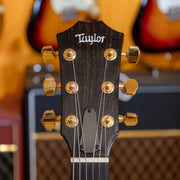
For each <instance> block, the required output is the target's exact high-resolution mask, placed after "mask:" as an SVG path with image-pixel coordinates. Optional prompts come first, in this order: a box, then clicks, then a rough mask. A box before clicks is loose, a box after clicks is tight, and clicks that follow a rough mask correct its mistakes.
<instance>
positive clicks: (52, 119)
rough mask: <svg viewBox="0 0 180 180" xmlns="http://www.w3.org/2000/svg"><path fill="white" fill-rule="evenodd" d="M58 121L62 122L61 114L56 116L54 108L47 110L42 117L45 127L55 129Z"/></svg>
mask: <svg viewBox="0 0 180 180" xmlns="http://www.w3.org/2000/svg"><path fill="white" fill-rule="evenodd" d="M56 122H61V116H56V114H55V112H54V110H47V111H45V112H44V114H43V117H42V123H43V126H44V128H45V129H47V130H52V129H55V126H56Z"/></svg>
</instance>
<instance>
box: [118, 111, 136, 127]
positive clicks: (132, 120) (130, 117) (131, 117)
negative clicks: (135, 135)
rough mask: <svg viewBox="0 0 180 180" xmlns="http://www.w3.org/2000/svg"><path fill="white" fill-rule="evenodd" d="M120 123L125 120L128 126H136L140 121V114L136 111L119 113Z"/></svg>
mask: <svg viewBox="0 0 180 180" xmlns="http://www.w3.org/2000/svg"><path fill="white" fill-rule="evenodd" d="M118 119H119V123H122V122H124V124H125V125H126V126H135V125H136V124H137V123H138V116H137V114H135V113H126V115H125V116H122V115H119V117H118Z"/></svg>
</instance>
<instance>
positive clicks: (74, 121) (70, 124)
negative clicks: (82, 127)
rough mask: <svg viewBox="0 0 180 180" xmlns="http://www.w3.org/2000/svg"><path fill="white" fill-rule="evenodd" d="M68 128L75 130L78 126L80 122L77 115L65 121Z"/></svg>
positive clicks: (70, 116)
mask: <svg viewBox="0 0 180 180" xmlns="http://www.w3.org/2000/svg"><path fill="white" fill-rule="evenodd" d="M65 123H66V126H67V127H69V128H74V127H76V126H77V125H78V123H79V120H78V118H77V117H76V116H75V115H69V116H67V117H66V119H65Z"/></svg>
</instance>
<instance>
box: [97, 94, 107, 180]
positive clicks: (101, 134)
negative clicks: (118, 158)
mask: <svg viewBox="0 0 180 180" xmlns="http://www.w3.org/2000/svg"><path fill="white" fill-rule="evenodd" d="M102 106H103V108H102V115H101V117H103V115H104V106H105V94H103V102H102ZM103 130H104V127H103V126H102V125H101V133H100V148H99V149H100V150H99V151H100V153H99V158H100V157H101V153H102V152H101V150H102V140H103ZM104 141H105V143H106V139H105V140H104ZM105 148H106V147H105ZM98 167H99V179H101V169H100V163H99V166H98Z"/></svg>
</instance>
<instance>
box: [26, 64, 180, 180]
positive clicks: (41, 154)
mask: <svg viewBox="0 0 180 180" xmlns="http://www.w3.org/2000/svg"><path fill="white" fill-rule="evenodd" d="M36 66H37V67H38V68H39V71H40V72H37V70H36V72H34V71H33V70H32V69H28V71H27V86H26V109H25V118H26V162H27V163H26V170H27V172H26V176H27V177H26V178H27V179H30V180H36V179H38V180H39V179H63V180H66V179H70V163H69V158H70V154H69V151H68V147H67V145H66V143H65V142H64V140H63V139H62V137H61V136H60V135H59V132H57V131H58V129H57V130H53V131H51V132H47V131H46V130H45V129H44V127H43V125H42V124H41V117H42V114H43V112H44V111H45V110H47V109H54V111H55V113H56V114H57V115H58V114H60V113H61V112H60V98H61V95H60V93H61V92H60V91H57V92H56V95H55V96H54V97H51V98H48V97H46V96H45V95H44V93H43V89H42V82H43V78H41V77H45V76H46V77H47V76H55V77H56V79H57V81H58V80H59V78H58V76H57V74H53V73H51V72H47V71H46V70H44V69H43V70H42V66H40V65H36ZM37 67H36V69H38V68H37ZM34 69H35V67H34ZM129 74H130V73H129ZM122 76H124V78H126V76H125V75H122ZM130 77H132V78H135V79H137V80H138V82H139V90H138V93H137V95H136V96H134V97H126V96H125V95H124V94H120V97H119V98H120V101H119V112H120V113H121V114H125V113H126V112H136V113H137V114H138V116H139V118H138V119H139V122H138V125H137V126H135V127H126V126H124V125H120V127H119V129H120V135H119V137H118V138H117V140H116V141H115V143H114V144H113V147H112V150H111V153H110V179H112V180H115V179H128V180H135V179H142V180H143V179H168V180H172V179H180V155H179V152H180V130H179V129H180V111H179V106H178V103H179V102H180V73H179V72H173V73H172V72H171V73H170V72H169V73H168V72H161V73H160V75H159V77H156V78H153V77H152V75H151V73H144V72H143V73H136V75H135V74H133V73H131V74H130ZM121 80H122V81H123V79H121Z"/></svg>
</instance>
